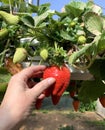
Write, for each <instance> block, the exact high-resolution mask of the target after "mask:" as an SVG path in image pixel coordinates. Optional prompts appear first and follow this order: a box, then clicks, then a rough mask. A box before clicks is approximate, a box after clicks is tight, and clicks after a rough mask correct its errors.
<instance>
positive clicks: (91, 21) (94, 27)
mask: <svg viewBox="0 0 105 130" xmlns="http://www.w3.org/2000/svg"><path fill="white" fill-rule="evenodd" d="M84 23H85V27H86V28H87V30H88V31H90V32H91V33H93V34H95V35H100V34H101V33H102V30H103V23H102V18H101V16H99V15H97V14H95V13H93V12H88V13H86V14H85V15H84Z"/></svg>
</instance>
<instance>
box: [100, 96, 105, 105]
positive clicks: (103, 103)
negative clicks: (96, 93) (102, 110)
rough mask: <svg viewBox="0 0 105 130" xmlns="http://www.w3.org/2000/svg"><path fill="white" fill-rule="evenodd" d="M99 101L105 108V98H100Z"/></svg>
mask: <svg viewBox="0 0 105 130" xmlns="http://www.w3.org/2000/svg"><path fill="white" fill-rule="evenodd" d="M99 101H100V103H101V105H102V106H103V107H105V96H102V97H100V98H99Z"/></svg>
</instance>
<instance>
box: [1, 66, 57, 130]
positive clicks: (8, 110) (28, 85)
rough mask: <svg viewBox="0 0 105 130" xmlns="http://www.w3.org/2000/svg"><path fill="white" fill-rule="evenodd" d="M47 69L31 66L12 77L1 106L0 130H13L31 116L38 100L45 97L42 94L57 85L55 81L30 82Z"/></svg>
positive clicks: (51, 79) (49, 79)
mask: <svg viewBox="0 0 105 130" xmlns="http://www.w3.org/2000/svg"><path fill="white" fill-rule="evenodd" d="M45 68H46V67H45V66H43V65H40V66H31V67H28V68H26V69H24V70H22V71H21V72H19V73H17V74H15V75H14V76H12V78H11V79H10V82H9V84H8V87H7V90H6V93H5V96H4V98H3V101H2V103H1V106H0V130H7V129H8V130H11V129H12V128H13V127H14V126H15V125H16V124H17V123H18V122H19V121H21V120H22V119H24V118H25V117H26V116H27V115H28V114H29V112H30V110H31V108H32V106H33V104H35V101H36V100H37V99H38V98H43V97H45V95H44V94H42V92H43V91H44V90H45V89H47V88H48V87H50V86H51V85H52V84H53V83H55V79H54V78H47V79H44V80H42V81H40V82H39V83H35V82H32V81H31V82H30V79H32V78H33V77H36V75H40V74H41V73H42V72H43V71H44V69H45Z"/></svg>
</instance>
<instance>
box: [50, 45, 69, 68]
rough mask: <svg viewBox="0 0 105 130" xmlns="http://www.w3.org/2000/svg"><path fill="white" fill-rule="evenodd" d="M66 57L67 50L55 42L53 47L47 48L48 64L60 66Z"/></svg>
mask: <svg viewBox="0 0 105 130" xmlns="http://www.w3.org/2000/svg"><path fill="white" fill-rule="evenodd" d="M66 58H67V52H66V50H64V49H63V47H59V46H58V45H57V43H56V42H55V43H54V47H51V48H50V49H49V57H48V60H47V61H48V63H49V65H50V66H54V65H55V66H62V65H64V63H65V60H66Z"/></svg>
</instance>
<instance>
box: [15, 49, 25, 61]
mask: <svg viewBox="0 0 105 130" xmlns="http://www.w3.org/2000/svg"><path fill="white" fill-rule="evenodd" d="M26 57H27V51H26V49H24V48H17V49H16V51H15V54H14V57H13V63H20V62H22V61H23V60H25V59H26Z"/></svg>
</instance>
